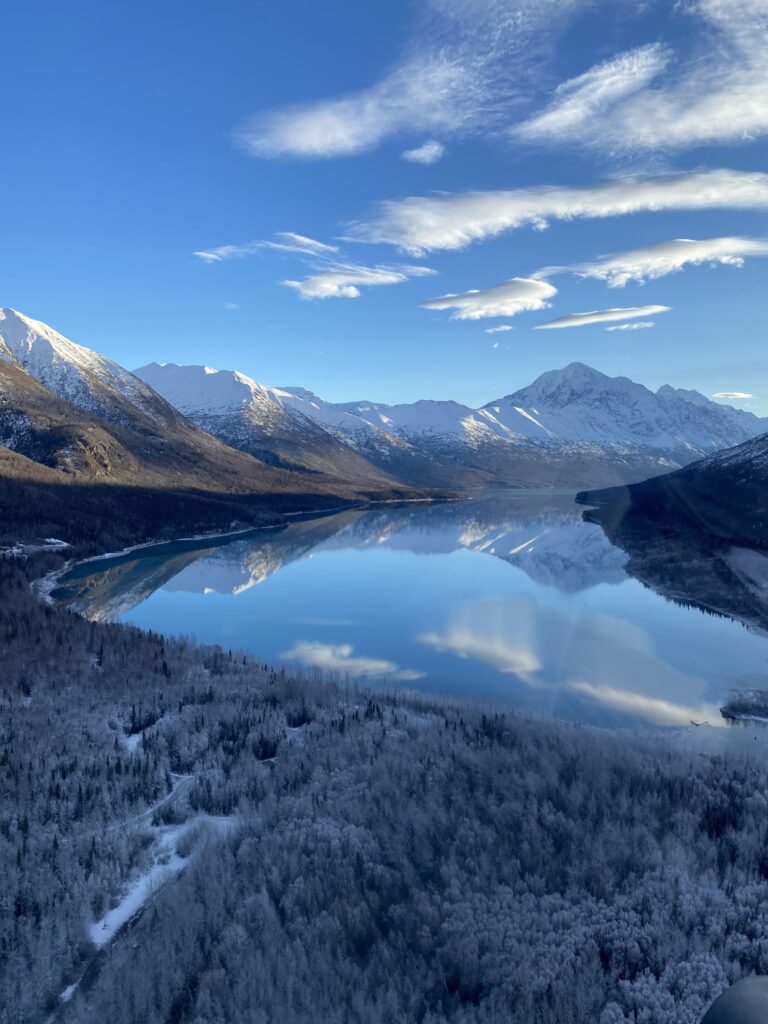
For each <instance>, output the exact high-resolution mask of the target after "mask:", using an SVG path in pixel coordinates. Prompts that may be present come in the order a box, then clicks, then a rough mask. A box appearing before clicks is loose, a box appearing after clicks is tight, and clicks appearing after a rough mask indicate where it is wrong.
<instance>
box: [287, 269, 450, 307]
mask: <svg viewBox="0 0 768 1024" xmlns="http://www.w3.org/2000/svg"><path fill="white" fill-rule="evenodd" d="M434 273H435V271H434V270H431V269H430V268H429V267H410V266H395V267H363V266H358V265H355V264H329V265H328V266H327V267H326V268H323V269H322V270H320V271H319V272H318V273H316V274H310V276H309V277H305V278H303V279H302V280H301V281H291V280H288V281H281V282H280V283H281V284H284V285H286V286H287V287H289V288H295V289H296V291H297V292H298V293H299V295H300V296H301V298H302V299H329V298H335V299H356V298H358V297H359V295H360V288H372V287H375V286H377V285H384V284H401V283H402V282H403V281H407V280H408V279H409V278H411V277H427V276H431V275H432V274H434Z"/></svg>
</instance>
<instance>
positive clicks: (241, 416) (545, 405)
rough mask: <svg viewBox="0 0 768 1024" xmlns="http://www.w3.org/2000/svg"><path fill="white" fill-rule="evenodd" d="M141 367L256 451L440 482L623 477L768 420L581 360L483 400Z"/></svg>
mask: <svg viewBox="0 0 768 1024" xmlns="http://www.w3.org/2000/svg"><path fill="white" fill-rule="evenodd" d="M136 373H137V375H138V376H139V377H141V378H142V380H144V381H145V382H146V383H148V384H150V385H151V386H152V387H153V388H154V389H155V390H157V391H159V392H160V393H161V394H162V395H163V396H164V397H165V398H167V399H168V400H169V401H170V402H172V403H173V404H174V405H176V406H177V408H179V409H180V410H181V411H182V412H184V413H185V415H187V416H189V417H190V418H192V419H193V420H194V421H195V422H196V423H198V424H199V425H200V426H202V427H204V429H206V430H208V431H210V432H211V433H213V434H215V435H216V436H217V437H220V438H222V439H223V440H225V441H226V442H227V443H228V444H231V445H234V446H235V447H238V448H241V449H242V450H244V451H250V452H252V453H253V454H258V455H259V457H261V458H268V453H269V452H271V453H272V457H273V458H274V459H275V460H277V461H278V462H279V464H288V459H290V460H291V461H292V463H293V464H294V465H302V464H303V465H305V466H307V468H314V465H313V463H311V462H308V461H307V452H309V451H311V450H312V449H313V447H314V448H315V449H319V451H320V452H322V460H325V459H326V458H330V459H331V460H332V461H333V460H336V461H337V462H338V460H340V459H341V458H342V456H343V455H344V456H345V457H346V458H349V457H350V454H351V450H354V452H356V453H357V454H358V456H360V457H364V459H365V461H366V463H367V464H368V466H369V467H370V466H371V465H373V466H375V467H377V468H378V470H379V471H382V470H383V471H384V472H386V473H387V475H388V476H390V477H397V478H399V479H401V480H407V481H408V482H410V483H421V484H431V485H438V486H458V487H482V486H488V485H497V486H498V485H506V486H552V485H555V486H596V485H598V484H602V485H605V484H612V483H623V482H628V481H633V480H640V479H643V478H646V477H649V476H653V475H656V474H658V473H663V472H668V471H670V470H674V469H676V468H678V467H680V466H682V465H685V464H687V463H689V462H691V461H692V460H694V459H696V458H699V457H700V456H702V455H706V454H709V453H711V452H714V451H718V450H720V449H721V448H725V447H729V446H732V445H734V444H738V443H740V442H742V441H744V440H746V439H748V438H749V437H752V436H754V435H756V434H758V433H760V432H762V431H764V430H766V429H768V420H760V419H759V418H758V417H756V416H754V415H753V414H752V413H749V412H744V411H740V410H737V409H733V408H731V407H729V406H723V405H720V404H718V403H716V402H712V401H710V400H709V399H707V398H705V397H704V395H701V394H698V392H695V391H685V390H682V389H680V390H678V389H675V388H671V387H668V386H667V387H663V388H661V389H660V390H659V391H658V392H653V391H650V390H649V389H648V388H646V387H644V386H643V385H641V384H636V383H635V382H633V381H631V380H629V379H628V378H626V377H608V376H607V375H606V374H603V373H600V372H599V371H597V370H594V369H592V368H591V367H589V366H585V365H584V364H583V363H572V364H570V365H569V366H566V367H564V368H563V369H561V370H553V371H550V372H548V373H544V374H542V375H541V376H540V377H539V378H537V380H535V381H534V382H533V383H532V384H530V385H528V386H527V387H524V388H521V389H520V390H518V391H515V392H513V393H511V394H509V395H507V396H506V397H504V398H500V399H497V400H495V401H493V402H489V403H488V404H487V405H484V406H482V407H481V408H479V409H472V408H470V407H469V406H466V405H461V404H460V403H458V402H453V401H436V400H427V399H424V400H421V401H417V402H413V403H408V404H400V405H386V404H383V403H378V402H371V401H359V402H340V403H333V402H327V401H325V400H324V399H322V398H320V397H319V396H318V395H316V394H314V393H313V392H311V391H309V390H307V389H306V388H298V387H282V388H276V387H269V386H266V385H263V384H259V383H257V382H256V381H254V380H252V379H251V378H249V377H246V376H245V375H243V374H240V373H237V372H235V371H216V370H211V369H210V368H206V367H183V366H176V365H173V364H150V366H147V367H143V368H142V369H140V370H137V371H136ZM311 423H313V424H314V425H315V427H316V428H317V429H316V431H315V433H314V434H313V433H312V432H311V428H310V424H311ZM317 431H320V433H318V432H317ZM329 435H330V437H332V438H333V439H335V440H334V443H335V445H336V447H335V448H333V446H332V445H331V442H330V441H329ZM339 445H343V449H342V448H339ZM326 449H327V450H326ZM317 457H318V452H317V451H316V452H315V458H317ZM280 460H282V462H281V461H280ZM327 464H328V463H327V462H325V461H321V462H319V463H317V465H318V467H319V466H320V465H323V466H325V465H327ZM361 471H362V467H361V466H360V465H359V464H357V465H356V466H355V472H357V473H360V472H361Z"/></svg>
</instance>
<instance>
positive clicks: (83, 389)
mask: <svg viewBox="0 0 768 1024" xmlns="http://www.w3.org/2000/svg"><path fill="white" fill-rule="evenodd" d="M281 415H282V416H283V417H284V418H286V419H287V418H288V417H287V416H286V414H284V413H281ZM289 422H290V423H291V424H292V423H293V420H292V419H290V421H289ZM311 426H312V429H314V426H313V425H311ZM0 444H2V445H4V446H5V447H6V448H9V449H11V450H13V451H15V452H17V453H19V454H21V455H23V456H25V457H26V458H27V459H29V460H31V461H33V462H36V463H39V464H40V465H41V466H46V467H49V468H52V469H54V470H56V471H57V472H58V473H60V474H67V475H69V476H74V477H75V478H76V479H77V480H78V481H79V482H81V483H85V482H98V483H109V484H119V485H128V486H140V487H143V488H155V489H164V490H169V489H172V490H187V491H195V492H199V493H208V494H211V493H213V494H218V495H223V494H231V495H243V496H253V495H256V496H258V495H262V496H264V495H270V496H276V495H283V496H286V498H287V497H290V498H295V499H296V505H297V507H302V505H305V504H306V503H307V502H315V499H317V502H316V503H317V504H320V505H322V504H332V503H333V501H334V500H337V499H343V500H361V499H363V500H366V499H371V498H373V499H387V500H388V499H391V498H402V497H409V496H413V491H412V490H411V489H409V488H403V487H401V486H399V485H398V484H397V483H395V482H394V481H393V480H391V479H387V478H386V477H385V476H384V474H382V473H381V472H377V471H375V470H374V469H373V468H372V467H367V466H365V465H364V464H362V463H363V460H362V459H358V462H359V463H361V465H359V466H358V465H354V466H351V467H347V468H345V467H342V466H341V465H339V467H338V469H337V468H336V467H334V464H333V460H332V459H326V460H325V461H324V462H323V461H322V460H318V465H317V466H316V468H315V471H314V472H313V473H312V474H309V473H307V472H304V471H302V472H295V471H291V470H289V469H286V468H281V467H280V465H275V464H274V463H275V462H276V461H278V460H275V459H274V458H272V457H271V456H270V457H269V459H268V460H265V459H259V458H258V456H257V454H256V453H249V452H247V451H243V450H238V449H235V448H233V447H230V446H229V445H227V444H225V443H222V441H220V440H219V439H218V438H215V437H213V436H212V435H211V434H209V433H207V432H206V431H205V430H203V429H201V428H200V427H199V426H197V425H196V424H195V423H193V422H191V420H189V419H188V418H187V417H185V416H184V415H183V414H182V413H181V412H180V411H179V410H178V409H177V408H175V407H174V406H173V405H172V404H171V403H170V402H168V401H167V400H166V399H165V398H163V397H161V396H160V395H159V394H158V393H157V392H156V391H154V390H153V389H152V388H151V387H150V386H149V385H147V384H146V383H144V381H142V380H141V379H140V378H138V377H137V376H135V375H134V374H132V373H129V371H127V370H125V369H123V367H121V366H119V365H118V364H116V363H114V362H112V361H110V360H108V359H106V358H105V357H103V356H102V355H100V354H99V353H98V352H95V351H93V350H91V349H88V348H85V347H84V346H82V345H77V344H75V343H74V342H72V341H69V340H68V339H67V338H64V337H63V336H62V335H60V334H58V332H56V331H54V330H53V329H52V328H50V327H48V326H46V325H45V324H43V323H40V322H39V321H36V320H33V319H31V318H30V317H26V316H24V315H23V314H21V313H18V312H16V311H14V310H10V309H3V310H2V311H0ZM353 454H354V453H353ZM355 458H357V456H355ZM6 465H9V463H8V462H7V460H6ZM301 468H302V470H303V469H304V467H301ZM364 470H365V472H364Z"/></svg>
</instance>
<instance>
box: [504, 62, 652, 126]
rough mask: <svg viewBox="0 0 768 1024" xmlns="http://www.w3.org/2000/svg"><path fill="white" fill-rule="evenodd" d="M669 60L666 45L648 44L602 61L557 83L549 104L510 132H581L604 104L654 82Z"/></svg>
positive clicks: (608, 103) (602, 109) (611, 102)
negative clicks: (573, 76)
mask: <svg viewBox="0 0 768 1024" xmlns="http://www.w3.org/2000/svg"><path fill="white" fill-rule="evenodd" d="M669 59H670V52H669V50H668V49H667V48H666V47H664V46H662V45H661V44H660V43H651V44H650V45H648V46H639V47H637V48H636V49H634V50H628V51H627V52H626V53H620V54H618V55H617V56H615V57H612V58H611V59H610V60H606V61H603V63H602V64H597V65H596V66H595V67H593V68H590V70H589V71H586V72H585V73H584V74H582V75H578V76H577V77H576V78H571V79H569V80H568V81H566V82H563V84H562V85H559V86H558V87H557V88H556V89H555V92H554V95H553V97H552V102H551V103H550V105H549V106H548V107H547V108H546V109H545V110H544V111H543V112H542V113H540V114H537V115H535V116H534V117H531V118H529V119H528V120H527V121H523V122H522V123H521V124H519V125H517V126H516V127H515V129H513V135H515V136H516V137H517V138H522V139H525V140H528V141H540V140H550V139H553V138H558V137H559V138H562V137H564V136H565V137H569V136H570V135H572V134H575V133H578V132H580V131H583V129H584V127H585V125H587V124H589V123H590V122H591V121H592V120H593V119H594V118H595V117H596V116H598V115H599V114H601V113H602V112H603V111H604V110H605V109H606V107H608V106H611V105H613V104H616V103H618V102H620V101H621V100H624V99H626V98H627V97H628V96H632V95H633V94H635V93H637V92H639V91H640V90H641V89H643V88H644V87H645V86H647V85H648V84H649V83H650V82H651V81H653V79H654V78H656V77H657V76H658V75H659V74H660V73H661V72H662V71H663V70H664V69H665V68H666V66H667V64H668V63H669Z"/></svg>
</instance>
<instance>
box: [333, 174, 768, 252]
mask: <svg viewBox="0 0 768 1024" xmlns="http://www.w3.org/2000/svg"><path fill="white" fill-rule="evenodd" d="M711 209H734V210H764V209H768V174H763V173H761V172H747V171H730V170H718V171H702V172H698V173H693V174H680V175H669V176H664V177H658V178H623V179H619V180H617V181H612V182H609V183H608V184H604V185H596V186H592V187H587V188H569V187H565V186H563V187H551V186H543V187H537V188H523V189H509V190H504V191H493V192H464V193H453V194H451V193H449V194H447V195H436V196H410V197H407V198H405V199H393V200H389V201H387V202H384V203H382V204H381V205H380V206H379V208H378V211H377V213H376V214H375V215H374V217H373V218H372V219H371V220H368V221H362V222H358V223H356V224H353V225H351V226H350V228H349V232H348V234H349V236H350V237H351V238H352V239H354V240H356V241H361V242H383V243H387V244H390V245H396V246H398V247H399V248H400V249H403V250H405V251H407V252H410V253H413V254H420V253H424V252H428V251H430V250H434V249H463V248H464V247H465V246H467V245H469V244H470V243H472V242H476V241H481V240H483V239H486V238H492V237H494V236H496V235H500V234H502V233H503V232H505V231H510V230H512V229H513V228H520V227H524V226H532V227H535V228H544V227H546V226H547V224H548V222H549V221H551V220H575V219H586V218H600V217H619V216H625V215H627V214H632V213H642V212H646V211H661V210H711Z"/></svg>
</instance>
